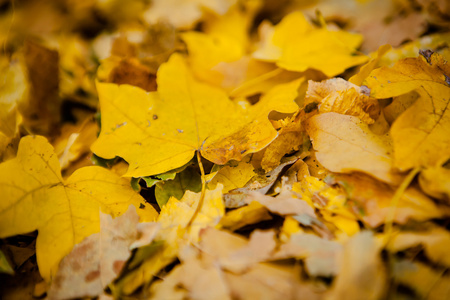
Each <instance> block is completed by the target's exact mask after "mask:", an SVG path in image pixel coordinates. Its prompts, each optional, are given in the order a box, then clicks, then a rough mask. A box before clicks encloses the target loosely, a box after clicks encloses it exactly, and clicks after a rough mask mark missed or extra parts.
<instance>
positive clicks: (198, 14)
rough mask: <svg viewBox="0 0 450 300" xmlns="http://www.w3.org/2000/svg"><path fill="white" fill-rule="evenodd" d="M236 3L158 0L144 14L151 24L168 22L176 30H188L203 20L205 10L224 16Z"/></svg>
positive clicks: (233, 0) (231, 0)
mask: <svg viewBox="0 0 450 300" xmlns="http://www.w3.org/2000/svg"><path fill="white" fill-rule="evenodd" d="M234 3H235V0H227V1H218V0H214V1H204V0H195V1H186V0H169V1H161V0H157V1H153V2H152V4H151V6H150V7H149V8H148V9H147V10H146V11H145V12H144V19H145V20H146V21H147V23H149V24H154V23H156V22H159V21H166V22H169V23H170V24H172V25H173V26H174V27H176V28H180V29H188V28H191V27H193V26H194V25H195V24H196V23H197V22H198V21H199V20H200V19H201V18H202V16H203V10H204V9H208V10H211V11H214V12H215V13H217V14H219V15H223V14H224V13H226V12H227V11H228V9H229V8H230V6H231V5H233V4H234Z"/></svg>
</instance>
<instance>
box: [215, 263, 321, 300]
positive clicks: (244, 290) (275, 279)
mask: <svg viewBox="0 0 450 300" xmlns="http://www.w3.org/2000/svg"><path fill="white" fill-rule="evenodd" d="M224 275H225V276H224V277H225V280H226V282H227V283H228V285H229V289H230V291H231V293H232V295H234V296H235V297H236V298H239V299H267V300H269V299H295V298H301V297H306V298H308V299H320V296H319V295H318V293H316V292H315V291H314V289H313V288H311V287H305V289H302V288H301V283H300V282H299V281H300V280H299V279H298V277H297V276H298V275H297V270H296V269H295V268H290V267H285V266H280V265H275V264H266V263H264V264H263V263H261V264H258V265H257V266H255V267H254V268H252V269H251V270H250V271H248V272H247V273H245V274H239V275H236V274H233V273H228V272H227V273H225V274H224Z"/></svg>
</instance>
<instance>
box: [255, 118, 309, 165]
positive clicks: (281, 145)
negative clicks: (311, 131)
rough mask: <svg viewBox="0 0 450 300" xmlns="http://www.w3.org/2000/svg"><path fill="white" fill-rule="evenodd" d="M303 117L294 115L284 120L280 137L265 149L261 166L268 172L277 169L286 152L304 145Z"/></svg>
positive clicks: (291, 151) (293, 150)
mask: <svg viewBox="0 0 450 300" xmlns="http://www.w3.org/2000/svg"><path fill="white" fill-rule="evenodd" d="M301 121H302V117H301V115H299V116H297V117H292V119H291V118H289V119H287V120H286V121H284V122H283V125H282V127H281V128H280V129H279V130H278V137H277V138H276V139H275V140H274V141H273V142H272V143H270V144H269V146H267V147H266V148H265V149H264V154H263V158H262V161H261V167H262V168H263V169H264V170H265V171H266V172H267V171H271V170H273V169H275V168H276V167H277V166H278V165H279V164H280V161H281V158H282V157H283V156H285V155H286V154H290V153H293V152H295V151H298V150H300V149H301V147H302V146H303V140H304V136H303V131H304V130H303V128H302V126H301Z"/></svg>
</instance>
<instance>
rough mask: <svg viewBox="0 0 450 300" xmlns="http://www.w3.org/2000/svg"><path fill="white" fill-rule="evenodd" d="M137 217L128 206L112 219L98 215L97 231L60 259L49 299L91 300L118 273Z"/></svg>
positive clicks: (134, 233) (127, 251) (133, 232)
mask: <svg viewBox="0 0 450 300" xmlns="http://www.w3.org/2000/svg"><path fill="white" fill-rule="evenodd" d="M138 222H139V216H138V214H137V212H136V208H135V207H134V206H132V205H130V207H129V208H128V210H127V211H126V212H125V213H124V214H122V215H121V216H119V217H117V218H115V219H113V218H112V217H111V216H110V215H109V214H104V213H102V212H100V232H99V233H94V234H92V235H90V236H88V237H87V238H85V239H84V240H83V241H82V242H81V243H79V244H76V245H75V246H74V248H73V249H72V251H71V252H70V253H69V254H68V255H67V256H66V257H64V258H63V259H62V261H61V263H60V265H59V269H58V272H57V273H56V276H55V277H54V278H53V280H52V285H51V286H50V290H49V291H48V298H49V299H67V298H81V297H95V296H98V295H100V294H102V293H103V289H104V288H105V287H106V286H107V285H108V284H109V283H110V282H111V281H113V280H114V279H115V278H116V277H117V276H118V275H119V273H120V272H121V270H122V268H123V266H124V265H125V262H126V261H127V260H128V258H129V257H130V255H131V251H130V249H129V248H130V245H131V244H132V243H133V242H134V241H135V240H136V239H137V229H136V226H137V225H138Z"/></svg>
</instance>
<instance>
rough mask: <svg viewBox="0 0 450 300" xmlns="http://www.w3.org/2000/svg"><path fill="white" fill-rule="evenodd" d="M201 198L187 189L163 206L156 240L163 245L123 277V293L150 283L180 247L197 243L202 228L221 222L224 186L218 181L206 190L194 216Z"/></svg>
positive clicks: (223, 207)
mask: <svg viewBox="0 0 450 300" xmlns="http://www.w3.org/2000/svg"><path fill="white" fill-rule="evenodd" d="M200 197H201V193H193V192H191V191H187V192H186V193H185V194H184V196H183V198H182V199H181V200H177V199H176V198H174V197H172V198H170V199H169V201H168V202H167V203H166V205H164V206H163V207H162V208H161V213H160V215H159V217H158V219H157V221H156V222H157V223H158V224H159V226H161V228H160V230H159V231H158V232H157V234H156V237H155V241H156V242H158V241H161V242H163V247H161V248H160V249H158V250H157V252H156V253H154V254H153V255H152V256H151V257H149V258H148V259H147V260H145V261H144V262H143V263H142V265H140V266H139V267H138V268H137V269H135V270H133V272H130V273H129V274H127V275H125V276H124V277H123V278H122V280H121V282H120V284H119V287H120V289H121V291H122V293H124V294H126V295H128V294H130V293H132V292H133V291H135V290H136V289H137V288H138V287H139V286H141V285H142V284H143V283H145V282H149V281H150V280H151V279H152V278H153V276H155V275H156V274H157V273H158V272H159V271H160V270H161V269H162V268H164V267H165V266H167V265H168V264H170V263H171V262H173V261H174V259H175V258H176V257H177V255H178V254H179V251H180V249H182V248H183V247H184V246H186V245H189V244H191V243H193V244H196V243H197V242H198V240H199V233H200V231H201V230H202V229H203V228H206V227H210V226H217V225H218V224H219V222H220V219H221V218H222V216H223V215H224V214H225V206H224V204H223V201H222V185H220V184H219V185H218V186H217V187H216V189H215V190H206V194H205V198H204V199H203V201H204V203H203V205H202V207H201V209H200V211H199V212H198V214H197V215H196V216H195V217H194V219H193V216H194V213H195V209H196V207H197V205H198V204H199V201H200ZM190 222H191V224H190V226H188V225H189V223H190Z"/></svg>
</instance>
